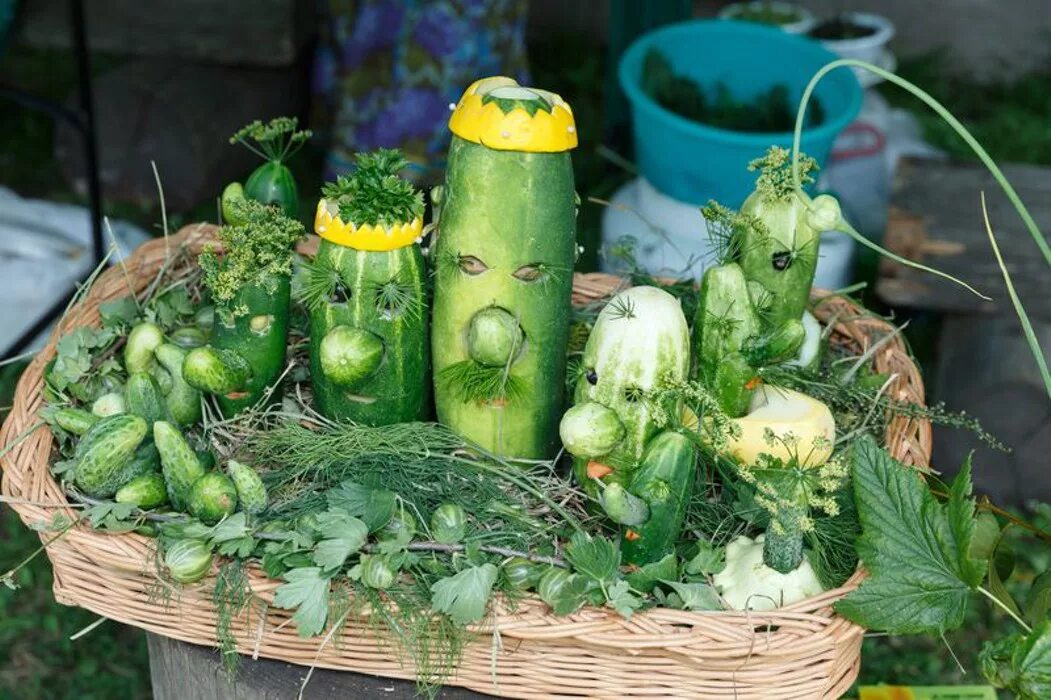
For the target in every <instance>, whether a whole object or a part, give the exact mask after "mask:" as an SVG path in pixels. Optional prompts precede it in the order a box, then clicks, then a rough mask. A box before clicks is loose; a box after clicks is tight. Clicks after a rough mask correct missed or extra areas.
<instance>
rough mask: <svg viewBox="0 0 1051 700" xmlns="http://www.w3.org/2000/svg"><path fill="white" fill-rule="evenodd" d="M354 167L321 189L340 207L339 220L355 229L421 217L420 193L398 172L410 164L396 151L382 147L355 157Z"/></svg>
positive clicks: (327, 197) (421, 196)
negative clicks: (347, 173) (348, 174)
mask: <svg viewBox="0 0 1051 700" xmlns="http://www.w3.org/2000/svg"><path fill="white" fill-rule="evenodd" d="M354 160H355V163H356V165H357V167H356V168H355V170H354V172H353V173H352V174H351V175H350V176H345V175H341V176H339V177H338V178H336V181H335V182H328V183H325V185H324V186H323V187H322V188H321V194H322V195H323V196H324V197H325V198H326V199H328V200H329V201H331V202H333V203H335V204H336V205H337V206H338V207H339V217H340V218H341V219H342V220H343V221H344V222H345V223H353V224H355V225H356V226H364V225H372V226H394V225H397V224H401V223H406V222H410V221H413V220H414V219H417V218H420V217H422V216H423V193H422V192H420V191H418V190H417V189H416V188H415V187H414V186H413V184H412V183H411V182H409V181H408V180H403V179H402V178H401V177H399V176H398V173H400V172H401V171H403V170H404V169H405V168H406V167H408V165H409V162H408V161H407V160H405V157H404V156H402V154H401V151H399V150H397V149H390V148H381V149H379V150H378V151H375V152H373V153H358V154H357V155H356V156H354Z"/></svg>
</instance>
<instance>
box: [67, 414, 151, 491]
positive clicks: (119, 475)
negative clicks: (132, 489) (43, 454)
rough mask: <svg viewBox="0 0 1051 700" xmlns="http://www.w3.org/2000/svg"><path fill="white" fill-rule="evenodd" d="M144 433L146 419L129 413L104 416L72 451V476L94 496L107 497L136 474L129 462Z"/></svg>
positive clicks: (79, 485)
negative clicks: (73, 464) (132, 472)
mask: <svg viewBox="0 0 1051 700" xmlns="http://www.w3.org/2000/svg"><path fill="white" fill-rule="evenodd" d="M144 437H146V421H144V420H143V419H142V418H140V417H139V416H134V415H131V414H128V413H125V414H121V415H117V416H110V417H108V418H103V419H102V420H100V421H99V422H98V423H95V425H93V426H91V428H90V429H88V432H87V433H85V434H84V437H83V438H81V440H80V442H79V443H78V444H77V447H76V450H75V451H74V459H75V460H76V466H75V468H74V473H73V480H74V483H76V485H77V487H78V488H80V489H81V490H82V491H83V492H84V493H86V494H87V495H89V496H92V497H94V498H110V497H111V496H113V494H115V493H116V492H117V489H119V488H120V487H121V486H123V485H124V484H125V483H127V482H128V481H129V480H130V479H131V477H132V476H135V474H129V471H128V470H129V465H130V464H131V463H132V461H133V460H132V457H133V456H134V454H135V450H136V449H137V448H138V447H139V445H140V444H141V443H142V440H143V438H144Z"/></svg>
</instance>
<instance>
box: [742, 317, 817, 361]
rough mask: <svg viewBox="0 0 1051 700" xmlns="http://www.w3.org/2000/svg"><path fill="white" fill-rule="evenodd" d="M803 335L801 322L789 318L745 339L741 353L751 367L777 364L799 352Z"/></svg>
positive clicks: (804, 333)
mask: <svg viewBox="0 0 1051 700" xmlns="http://www.w3.org/2000/svg"><path fill="white" fill-rule="evenodd" d="M805 337H806V331H804V330H803V322H802V321H801V320H799V319H791V320H789V321H785V322H784V323H782V324H781V325H780V326H777V327H776V328H774V329H773V330H771V331H769V332H767V333H763V334H762V335H757V336H752V337H751V338H749V339H748V340H746V341H745V343H744V346H743V347H742V348H741V354H742V355H744V358H745V360H746V361H747V362H748V364H749V365H751V366H752V367H762V366H764V365H773V364H777V363H779V362H783V361H785V360H788V359H790V358H791V357H793V356H794V355H795V354H796V353H797V352H799V348H800V347H801V346H802V345H803V339H804V338H805Z"/></svg>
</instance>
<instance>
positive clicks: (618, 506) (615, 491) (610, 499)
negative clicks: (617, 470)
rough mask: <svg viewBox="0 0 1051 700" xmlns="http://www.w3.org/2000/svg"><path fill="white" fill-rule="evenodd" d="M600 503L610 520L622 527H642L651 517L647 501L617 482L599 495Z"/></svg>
mask: <svg viewBox="0 0 1051 700" xmlns="http://www.w3.org/2000/svg"><path fill="white" fill-rule="evenodd" d="M598 502H599V505H601V506H602V510H604V511H605V512H606V515H608V516H609V518H610V520H612V521H613V522H615V523H618V524H620V525H641V524H643V523H644V522H646V520H647V519H648V518H649V517H650V507H649V506H648V505H646V501H644V500H642V499H641V498H639V497H638V496H636V495H634V494H632V493H630V492H629V491H628V490H627V489H625V488H624V487H623V486H621V485H620V484H618V483H617V482H613V483H612V484H610V485H609V486H607V487H606V488H605V489H604V490H603V491H601V492H600V493H599V496H598Z"/></svg>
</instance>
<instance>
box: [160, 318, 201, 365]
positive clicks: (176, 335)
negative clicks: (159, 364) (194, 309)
mask: <svg viewBox="0 0 1051 700" xmlns="http://www.w3.org/2000/svg"><path fill="white" fill-rule="evenodd" d="M169 338H170V339H171V341H172V342H173V343H175V344H176V345H178V346H179V347H180V348H186V349H191V348H199V347H202V346H204V345H207V344H208V335H207V334H206V333H205V332H204V331H202V330H201V329H200V328H198V327H197V326H184V327H182V328H176V329H175V330H174V331H172V333H171V335H170V336H169ZM158 359H160V358H158Z"/></svg>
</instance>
